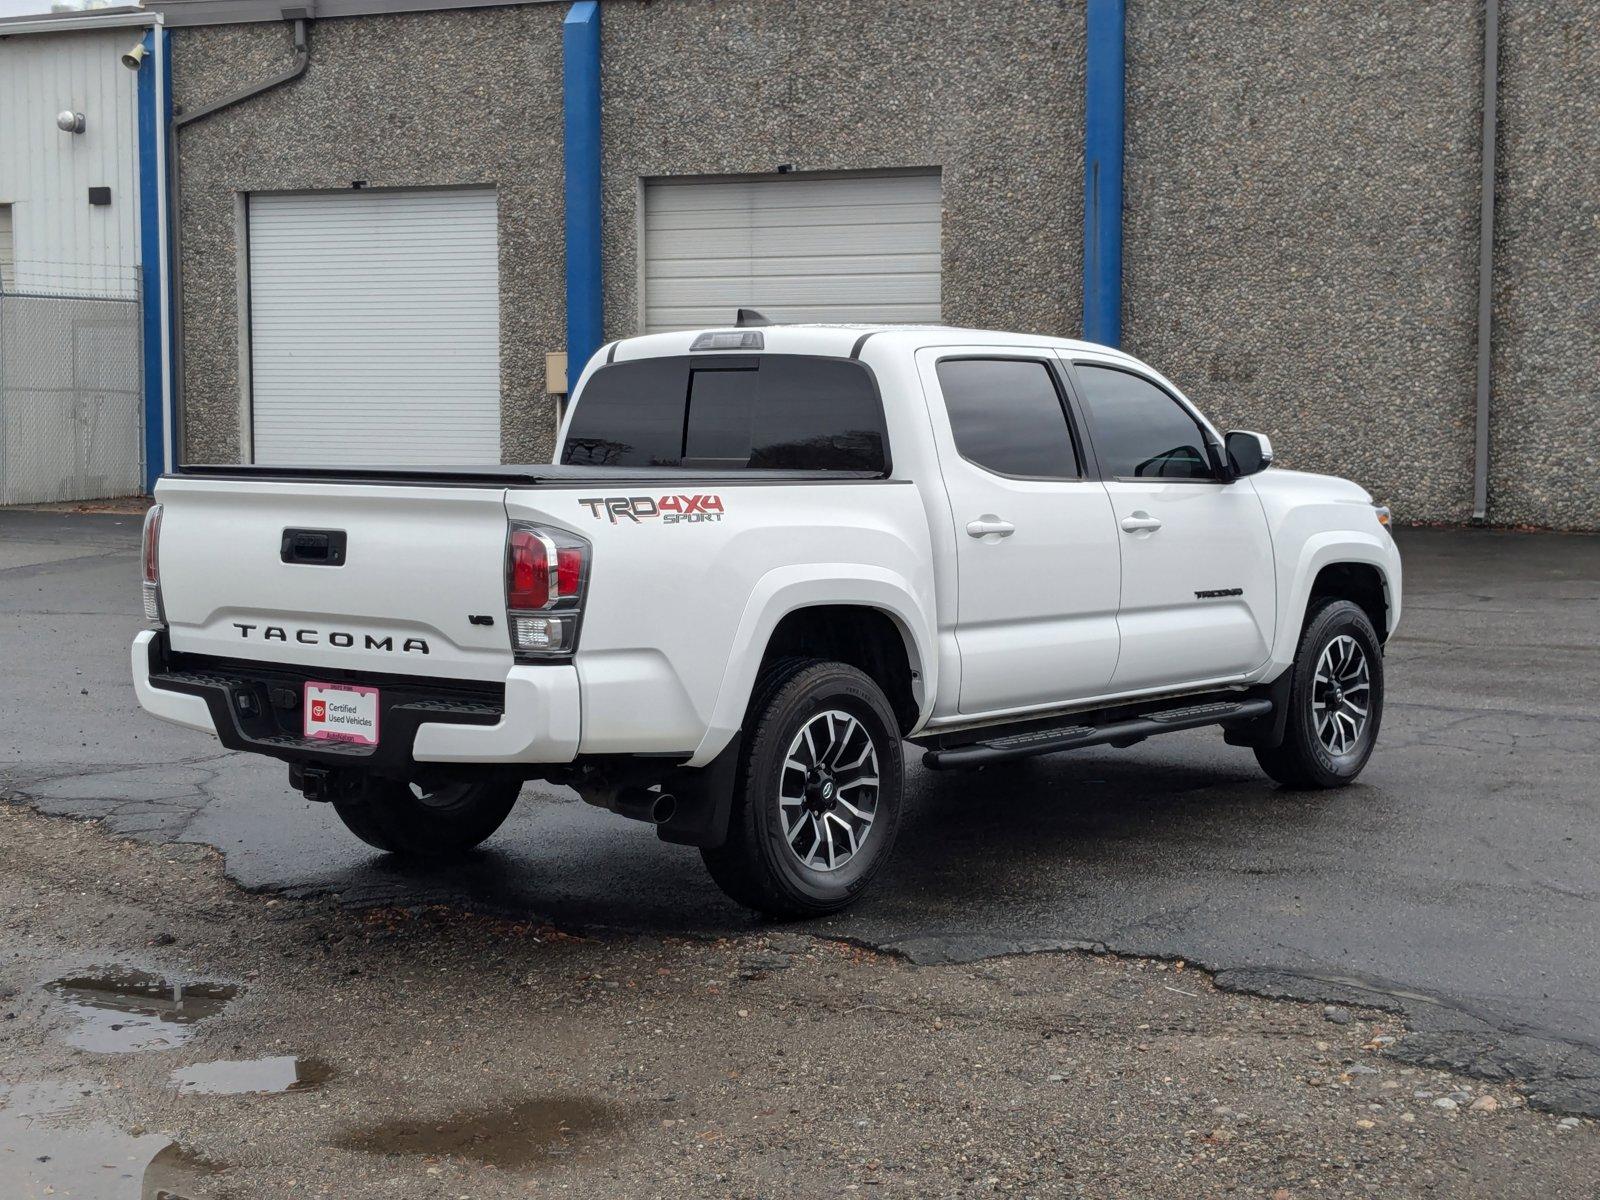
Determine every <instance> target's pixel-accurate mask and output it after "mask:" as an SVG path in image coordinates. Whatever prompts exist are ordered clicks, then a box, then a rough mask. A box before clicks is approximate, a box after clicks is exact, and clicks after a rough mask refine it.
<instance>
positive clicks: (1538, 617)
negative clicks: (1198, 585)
mask: <svg viewBox="0 0 1600 1200" xmlns="http://www.w3.org/2000/svg"><path fill="white" fill-rule="evenodd" d="M138 532H139V521H138V519H137V518H135V517H131V516H120V517H119V516H95V515H81V514H63V513H38V512H21V511H7V510H0V664H3V669H4V672H5V676H4V677H5V684H4V688H5V690H4V710H5V713H6V716H5V719H4V723H3V724H0V792H3V793H5V794H10V795H13V796H17V797H21V798H24V799H26V800H28V801H29V802H31V803H32V804H33V805H35V806H36V807H37V808H39V809H40V810H41V811H44V812H47V813H66V814H73V815H78V816H88V817H96V818H101V819H103V820H104V821H105V822H106V823H107V825H108V827H109V828H110V829H111V830H112V831H114V832H117V833H121V834H129V835H134V836H138V837H141V838H147V839H150V840H152V841H156V842H167V841H187V842H199V843H204V844H209V845H212V846H215V847H216V848H218V849H219V850H221V851H222V852H223V853H224V855H225V856H226V868H227V872H228V874H229V876H230V877H231V878H233V879H234V880H235V881H236V882H238V883H240V884H242V885H244V886H246V887H248V888H251V889H258V890H265V891H276V892H282V893H286V894H293V895H331V896H336V897H338V898H339V899H340V900H341V901H342V902H343V903H347V904H351V905H361V906H367V905H378V904H396V903H400V904H415V903H428V902H435V901H444V902H449V903H451V904H454V905H458V906H461V907H464V908H467V909H469V910H477V911H481V912H484V913H487V914H494V915H502V916H503V915H512V916H520V917H527V918H530V919H534V918H536V919H538V920H541V921H548V922H551V923H553V924H554V925H556V926H558V927H561V928H566V929H574V930H582V929H594V928H602V927H605V928H612V929H618V930H640V931H650V932H654V933H688V934H702V933H729V932H748V931H750V930H752V929H755V928H759V925H758V923H757V922H756V921H755V919H754V918H752V917H751V916H750V915H748V914H746V913H745V912H743V911H742V910H739V909H738V908H736V907H734V906H733V905H731V904H730V903H728V902H727V901H726V900H724V899H723V898H722V896H721V894H720V893H719V892H718V891H717V890H716V889H715V888H714V887H713V886H712V884H711V883H710V881H709V879H707V878H706V876H705V875H704V872H703V870H702V868H701V865H700V861H699V858H698V856H697V855H696V854H695V853H694V852H693V851H692V850H686V849H683V848H680V847H673V846H667V845H664V844H661V843H659V842H658V841H657V840H656V839H655V837H654V835H653V833H652V832H651V831H650V830H649V829H647V828H646V827H644V826H641V825H638V824H635V823H631V822H626V821H623V820H621V819H620V818H617V817H614V816H612V815H610V814H608V813H605V812H602V811H599V810H596V809H593V808H589V807H587V806H585V805H583V804H582V803H580V802H578V801H577V799H576V798H575V797H574V796H573V795H572V794H571V793H570V792H567V791H566V790H564V789H559V788H549V787H546V786H544V785H538V784H535V785H530V786H529V787H528V788H527V789H526V790H525V792H524V795H523V803H522V804H521V805H520V806H519V809H518V811H517V812H516V813H514V814H513V817H512V819H511V820H510V821H508V822H507V824H506V826H505V827H504V828H503V829H502V830H501V831H500V833H499V834H497V835H496V836H495V837H494V838H493V839H492V840H491V841H490V842H489V843H488V844H487V845H486V847H485V848H484V849H483V850H482V851H481V852H479V853H478V854H476V855H474V856H473V857H471V858H469V859H467V860H465V861H464V862H462V863H460V864H457V865H455V866H452V867H447V868H434V869H426V868H416V867H406V866H401V865H399V864H396V863H394V862H393V861H391V860H390V859H388V858H386V857H384V856H382V855H378V854H376V853H374V852H373V851H371V850H369V849H368V848H367V847H365V846H364V845H362V844H361V843H359V842H357V841H356V840H355V839H354V838H353V837H351V836H350V835H348V834H347V833H346V832H345V831H344V829H343V827H342V826H340V825H339V823H338V821H337V819H336V818H335V817H334V816H333V814H332V813H331V812H330V811H329V810H328V809H327V808H326V807H324V806H320V805H315V804H310V803H307V802H306V801H305V800H303V799H302V798H301V797H300V796H299V795H298V793H295V792H294V791H292V790H291V789H290V788H289V787H288V784H287V779H286V772H285V770H284V768H283V767H282V766H281V765H279V764H276V763H273V762H269V761H266V760H262V759H256V758H253V757H248V756H238V755H233V754H230V753H225V752H223V751H221V749H220V748H219V747H218V746H217V745H216V744H215V742H214V741H212V740H211V739H209V738H207V737H205V736H203V735H199V734H194V733H191V732H188V731H184V730H180V729H176V728H172V727H169V726H165V725H162V724H160V723H159V722H156V721H155V720H153V719H151V718H148V717H146V716H144V715H143V714H142V713H141V712H140V711H139V709H138V707H137V705H136V704H135V702H134V699H133V694H132V689H131V685H130V683H129V677H128V643H129V641H130V639H131V638H132V636H133V634H134V632H135V631H136V630H137V629H138V628H140V627H141V618H140V615H139V613H140V601H139V595H138V581H137V573H138V556H137V550H138ZM1400 541H1401V548H1402V552H1403V553H1404V555H1405V560H1406V570H1407V577H1406V593H1407V594H1406V613H1405V619H1404V621H1403V623H1402V626H1401V631H1400V634H1399V636H1398V637H1397V638H1396V640H1395V641H1394V642H1393V643H1392V644H1391V647H1390V652H1389V656H1388V665H1387V670H1388V679H1389V689H1390V690H1389V699H1388V704H1387V708H1386V712H1385V721H1384V728H1383V733H1382V736H1381V738H1380V744H1379V746H1378V750H1377V753H1376V754H1375V755H1374V757H1373V759H1372V762H1371V764H1370V765H1369V767H1368V768H1367V771H1366V773H1365V774H1364V775H1363V777H1362V779H1361V781H1360V783H1359V784H1358V785H1356V786H1354V787H1351V788H1348V789H1345V790H1343V791H1340V792H1337V793H1331V794H1317V795H1307V794H1303V793H1290V792H1285V791H1282V790H1280V789H1278V788H1276V787H1275V786H1274V785H1273V784H1272V783H1271V782H1270V781H1269V780H1268V779H1267V778H1266V777H1265V776H1264V775H1262V774H1261V773H1260V772H1259V771H1258V770H1257V768H1256V766H1255V762H1254V759H1253V758H1252V756H1251V755H1250V752H1249V751H1248V750H1241V749H1235V748H1231V747H1228V746H1226V745H1224V744H1223V742H1222V740H1221V738H1220V736H1218V735H1217V734H1215V733H1213V732H1206V731H1198V732H1194V733H1186V734H1174V735H1169V736H1166V737H1163V738H1157V739H1152V740H1151V741H1148V742H1145V743H1143V744H1141V745H1139V746H1137V747H1134V748H1132V749H1129V750H1123V751H1112V750H1104V751H1101V750H1095V751H1085V752H1082V753H1079V754H1075V755H1068V756H1064V757H1058V758H1053V759H1040V760H1034V761H1031V762H1027V763H1021V764H1015V765H1011V766H1007V767H1004V768H990V769H988V770H985V771H981V772H973V773H953V774H936V773H929V772H923V771H921V770H917V771H915V772H914V773H913V775H912V778H911V780H910V803H909V805H908V811H907V814H906V819H905V823H904V825H903V828H902V831H901V836H900V841H899V844H898V846H897V849H896V858H895V861H894V863H893V864H892V865H891V867H890V869H889V870H888V871H887V872H886V873H885V875H884V876H883V877H882V878H881V879H880V880H879V882H878V883H877V884H876V886H875V890H874V892H873V893H872V894H871V896H869V898H868V899H866V900H865V901H864V902H863V903H862V904H860V905H859V906H858V907H856V908H855V909H853V910H851V911H850V912H848V913H845V914H842V915H840V916H838V917H836V918H833V919H831V920H829V921H826V922H821V923H818V924H816V925H815V926H812V927H810V932H814V933H818V934H822V935H825V936H828V937H833V938H838V939H843V940H848V941H854V942H858V943H860V944H862V945H864V946H867V947H870V948H873V949H878V950H886V951H892V952H895V953H898V954H900V955H902V956H904V957H906V958H908V959H910V960H911V961H913V962H917V963H938V962H962V961H973V960H978V959H982V958H986V957H990V956H995V955H1003V954H1027V953H1031V952H1037V951H1042V950H1059V949H1070V948H1073V947H1086V948H1093V949H1098V950H1109V951H1111V952H1115V953H1121V954H1128V955H1138V956H1152V957H1158V958H1174V959H1176V958H1181V959H1185V960H1187V961H1188V962H1190V963H1194V964H1196V965H1200V966H1203V967H1206V968H1208V969H1210V970H1212V971H1214V972H1216V973H1217V981H1218V983H1219V984H1220V985H1221V986H1223V987H1224V988H1235V989H1239V990H1244V991H1251V992H1259V993H1261V994H1264V995H1268V996H1272V995H1285V996H1294V997H1298V998H1302V999H1320V1000H1328V1001H1333V1002H1348V1003H1357V1004H1361V1005H1364V1006H1368V1007H1383V1008H1391V1009H1394V1010H1396V1011H1398V1012H1401V1013H1403V1014H1404V1017H1405V1020H1406V1022H1407V1023H1408V1024H1409V1025H1410V1026H1411V1028H1412V1030H1413V1033H1412V1034H1411V1035H1410V1036H1409V1037H1407V1038H1406V1039H1405V1040H1404V1042H1403V1043H1402V1045H1401V1047H1399V1048H1398V1049H1399V1050H1400V1051H1401V1052H1402V1053H1403V1054H1405V1055H1407V1056H1409V1057H1410V1058H1411V1059H1412V1060H1413V1061H1415V1062H1417V1063H1419V1064H1421V1065H1429V1066H1444V1067H1450V1068H1452V1069H1456V1070H1461V1071H1465V1072H1467V1073H1470V1074H1474V1075H1477V1076H1480V1077H1483V1078H1488V1079H1511V1080H1516V1081H1518V1082H1520V1083H1521V1084H1522V1085H1523V1086H1524V1087H1525V1089H1526V1091H1527V1093H1528V1095H1529V1098H1530V1101H1531V1102H1532V1103H1534V1104H1536V1105H1538V1106H1541V1107H1546V1108H1550V1109H1553V1110H1557V1111H1562V1112H1574V1113H1584V1114H1589V1115H1597V1114H1600V962H1597V957H1596V954H1595V930H1596V928H1597V922H1596V918H1597V916H1600V822H1597V821H1596V820H1595V817H1596V814H1597V809H1600V788H1597V787H1596V784H1595V782H1594V780H1595V773H1596V767H1597V743H1600V739H1597V736H1596V735H1597V733H1600V704H1597V698H1596V691H1597V688H1596V684H1597V682H1600V669H1597V668H1600V538H1595V537H1585V536H1568V535H1557V534H1525V533H1502V532H1490V531H1483V530H1405V531H1402V532H1401V534H1400Z"/></svg>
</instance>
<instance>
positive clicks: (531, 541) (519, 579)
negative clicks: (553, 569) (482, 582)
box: [506, 526, 550, 609]
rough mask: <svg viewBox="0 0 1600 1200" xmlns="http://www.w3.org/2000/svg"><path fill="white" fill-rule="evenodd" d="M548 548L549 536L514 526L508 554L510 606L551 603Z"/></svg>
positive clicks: (533, 606)
mask: <svg viewBox="0 0 1600 1200" xmlns="http://www.w3.org/2000/svg"><path fill="white" fill-rule="evenodd" d="M549 548H550V541H549V539H548V538H544V537H541V536H540V535H539V534H537V533H535V532H534V531H533V530H531V529H522V528H519V527H516V526H513V527H512V530H511V542H510V548H509V550H508V551H507V557H506V607H507V608H512V609H517V608H544V607H545V606H546V605H548V604H549V603H550V555H549Z"/></svg>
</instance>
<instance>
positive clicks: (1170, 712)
mask: <svg viewBox="0 0 1600 1200" xmlns="http://www.w3.org/2000/svg"><path fill="white" fill-rule="evenodd" d="M1272 707H1273V706H1272V701H1271V700H1269V699H1267V698H1265V697H1262V698H1259V699H1253V700H1231V701H1218V702H1217V703H1214V704H1191V705H1189V706H1188V707H1187V708H1168V709H1163V710H1161V711H1159V712H1150V713H1145V714H1144V715H1143V716H1138V717H1130V718H1127V719H1124V720H1120V721H1111V722H1109V723H1107V724H1104V725H1057V726H1049V727H1046V728H1043V729H1031V730H1029V731H1027V732H1026V733H1013V734H1008V735H1006V736H1004V737H995V738H990V739H989V740H988V741H983V742H972V743H970V744H968V745H965V746H952V747H950V748H949V749H945V750H929V751H928V752H927V753H926V754H924V755H923V756H922V763H923V765H924V766H926V767H930V768H932V769H934V770H941V769H945V768H949V767H980V766H983V765H985V764H987V763H994V762H1005V761H1006V760H1008V759H1013V758H1032V757H1033V756H1034V755H1037V754H1055V753H1057V752H1058V751H1061V750H1079V749H1082V748H1083V747H1085V746H1105V745H1115V744H1131V743H1133V742H1137V741H1142V740H1143V739H1145V738H1147V737H1150V736H1152V735H1153V734H1157V733H1175V732H1177V731H1178V730H1180V729H1198V728H1200V727H1201V726H1203V725H1220V724H1222V723H1223V722H1224V721H1247V720H1253V719H1255V718H1258V717H1265V716H1267V715H1269V714H1270V713H1271V712H1272Z"/></svg>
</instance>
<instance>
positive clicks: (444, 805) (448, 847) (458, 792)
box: [333, 775, 522, 859]
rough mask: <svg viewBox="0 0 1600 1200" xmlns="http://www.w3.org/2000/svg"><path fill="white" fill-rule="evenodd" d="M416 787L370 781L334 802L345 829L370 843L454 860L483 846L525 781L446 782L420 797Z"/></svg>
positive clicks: (500, 778)
mask: <svg viewBox="0 0 1600 1200" xmlns="http://www.w3.org/2000/svg"><path fill="white" fill-rule="evenodd" d="M418 790H419V789H416V788H413V785H411V784H408V783H401V782H400V781H398V780H394V779H369V780H367V782H366V786H365V787H363V788H362V790H361V791H360V792H359V793H358V794H356V795H355V796H353V797H350V798H348V799H343V800H335V801H334V802H333V810H334V812H336V813H338V814H339V819H340V820H341V821H343V822H344V824H345V828H346V829H348V830H349V831H350V832H351V833H353V834H355V835H356V836H357V837H358V838H360V839H361V840H362V841H363V842H365V843H367V845H369V846H373V847H376V848H377V849H379V850H387V851H388V852H389V853H390V854H399V855H403V856H405V857H407V858H419V859H438V858H449V857H451V856H452V855H456V854H460V853H462V852H463V851H466V850H470V849H472V847H474V846H476V845H478V844H479V843H480V842H482V841H483V840H484V839H485V838H487V837H488V836H489V835H490V834H492V833H493V832H494V831H495V830H496V829H499V828H500V826H501V824H502V823H504V821H505V819H506V816H507V815H508V814H509V813H510V812H511V808H512V805H514V804H516V802H517V793H518V792H520V791H521V790H522V781H521V780H519V779H515V778H510V777H506V776H500V775H488V776H484V777H482V778H477V779H465V780H456V781H453V782H446V781H441V782H439V783H437V784H435V785H433V786H432V788H431V790H427V791H423V792H422V794H421V795H418Z"/></svg>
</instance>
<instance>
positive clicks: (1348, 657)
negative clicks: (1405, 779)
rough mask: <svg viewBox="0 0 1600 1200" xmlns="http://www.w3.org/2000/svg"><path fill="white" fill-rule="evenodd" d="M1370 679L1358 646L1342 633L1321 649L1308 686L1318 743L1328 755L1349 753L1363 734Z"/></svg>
mask: <svg viewBox="0 0 1600 1200" xmlns="http://www.w3.org/2000/svg"><path fill="white" fill-rule="evenodd" d="M1371 707H1372V677H1371V672H1370V670H1369V669H1368V666H1367V652H1366V651H1365V650H1363V649H1362V648H1361V643H1360V642H1358V641H1356V639H1355V638H1353V637H1351V636H1350V635H1349V634H1347V633H1341V634H1340V635H1339V636H1338V637H1336V638H1334V639H1333V640H1332V641H1330V642H1329V643H1328V644H1327V645H1326V646H1324V647H1323V649H1322V655H1321V657H1319V658H1318V659H1317V673H1316V676H1315V678H1314V679H1313V680H1312V685H1311V715H1312V718H1313V720H1314V722H1315V724H1316V727H1317V740H1318V741H1320V742H1321V743H1322V746H1323V748H1324V749H1325V750H1327V751H1328V753H1330V754H1348V753H1349V752H1350V751H1351V750H1353V749H1355V748H1356V747H1357V746H1358V745H1359V744H1360V742H1361V738H1362V736H1363V735H1364V734H1365V733H1366V730H1367V723H1368V717H1369V713H1370V711H1371Z"/></svg>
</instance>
